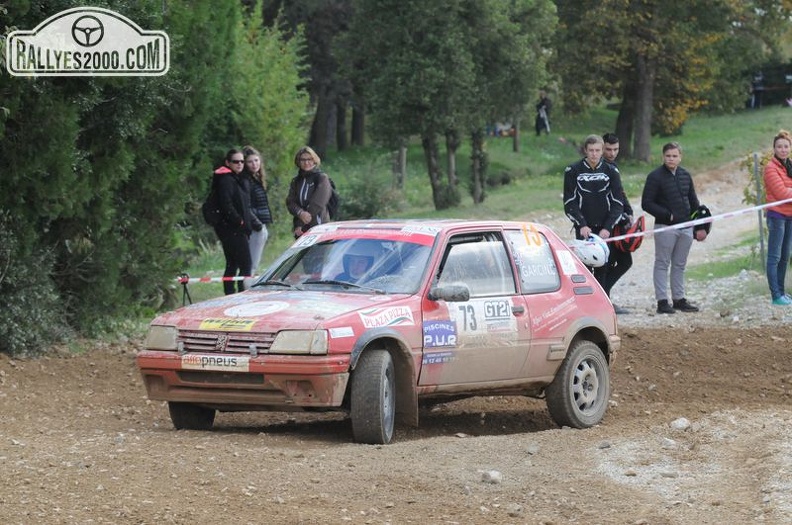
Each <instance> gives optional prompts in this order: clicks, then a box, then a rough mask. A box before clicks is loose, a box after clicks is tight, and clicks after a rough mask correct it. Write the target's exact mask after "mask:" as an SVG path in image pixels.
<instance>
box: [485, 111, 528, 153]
mask: <svg viewBox="0 0 792 525" xmlns="http://www.w3.org/2000/svg"><path fill="white" fill-rule="evenodd" d="M512 129H513V130H514V133H513V134H512V151H513V152H515V153H519V152H520V119H519V118H515V119H514V124H513V125H512ZM474 135H475V132H474Z"/></svg>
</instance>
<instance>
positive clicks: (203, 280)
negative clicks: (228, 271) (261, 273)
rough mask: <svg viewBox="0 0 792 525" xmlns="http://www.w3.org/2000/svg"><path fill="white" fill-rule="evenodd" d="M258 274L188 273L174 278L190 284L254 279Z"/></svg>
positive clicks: (179, 281) (181, 282)
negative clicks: (226, 275)
mask: <svg viewBox="0 0 792 525" xmlns="http://www.w3.org/2000/svg"><path fill="white" fill-rule="evenodd" d="M256 277H258V275H247V276H241V275H238V276H236V277H190V276H189V275H187V274H185V275H180V276H179V277H177V278H176V281H177V282H178V283H179V284H191V283H223V282H229V281H244V280H245V279H255V278H256Z"/></svg>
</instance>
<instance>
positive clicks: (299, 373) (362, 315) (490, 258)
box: [137, 220, 620, 444]
mask: <svg viewBox="0 0 792 525" xmlns="http://www.w3.org/2000/svg"><path fill="white" fill-rule="evenodd" d="M619 346H620V338H619V336H618V333H617V324H616V316H615V314H614V311H613V306H612V305H611V303H610V301H609V300H608V297H607V296H606V295H605V293H604V292H603V290H602V288H601V287H600V286H599V284H598V283H597V282H596V280H595V279H594V277H593V276H592V274H591V272H590V271H589V270H588V269H587V268H586V267H585V266H584V265H583V264H582V263H581V261H580V259H579V258H578V257H576V256H575V255H574V254H573V252H572V251H571V250H570V248H569V247H568V246H567V245H566V244H565V243H564V242H563V241H562V240H561V239H560V238H559V237H558V236H557V235H556V234H554V233H553V232H552V231H551V230H550V229H548V228H547V227H545V226H543V225H540V224H533V223H518V222H496V221H439V222H438V221H432V222H426V221H411V220H408V221H365V222H364V221H349V222H338V223H330V224H325V225H321V226H317V227H314V228H313V229H311V230H310V231H309V232H307V233H306V234H304V235H303V236H302V237H300V238H299V239H298V240H297V241H295V243H294V244H293V245H292V246H291V247H290V248H289V249H287V250H286V251H285V252H284V253H283V254H282V255H281V256H280V257H279V258H278V260H277V261H275V262H274V263H273V264H272V266H271V267H270V268H268V269H267V271H266V272H265V273H264V274H263V275H262V276H261V278H260V279H258V280H257V281H256V282H255V283H254V284H253V285H252V287H251V288H250V289H249V290H248V291H246V292H243V293H239V294H234V295H228V296H225V297H222V298H218V299H212V300H209V301H205V302H202V303H198V304H194V305H191V306H187V307H184V308H181V309H178V310H175V311H173V312H170V313H166V314H164V315H161V316H159V317H157V318H156V319H154V321H152V323H151V326H150V329H149V333H148V336H147V338H146V342H145V348H144V349H143V350H142V351H140V352H139V354H138V355H137V364H138V366H139V368H140V371H141V373H142V375H143V379H144V381H145V385H146V389H147V392H148V396H149V398H150V399H152V400H162V401H167V402H168V407H169V412H170V416H171V420H172V421H173V424H174V426H175V427H176V428H177V429H210V428H211V427H212V425H213V424H214V419H215V414H216V412H217V411H253V410H271V411H289V410H340V411H346V412H347V413H348V414H349V416H350V419H351V424H352V433H353V436H354V439H355V440H356V441H358V442H363V443H380V444H382V443H389V442H390V441H391V439H392V438H393V433H394V426H395V423H396V422H399V423H401V424H409V425H414V426H417V425H418V404H419V400H427V401H429V402H431V401H434V400H437V401H442V400H444V399H445V400H447V399H458V398H461V397H466V396H476V395H485V394H486V395H493V394H495V395H509V394H511V395H525V396H532V397H544V398H545V399H546V402H547V407H548V410H549V412H550V415H551V416H552V418H553V419H554V420H555V421H556V422H557V423H558V424H559V425H567V426H570V427H577V428H584V427H589V426H592V425H595V424H597V423H599V422H600V421H601V420H602V418H603V416H604V414H605V411H606V409H607V406H608V398H609V395H610V364H611V363H612V362H613V359H614V355H615V353H616V351H617V350H618V349H619Z"/></svg>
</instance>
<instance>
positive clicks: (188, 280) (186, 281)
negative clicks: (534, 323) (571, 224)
mask: <svg viewBox="0 0 792 525" xmlns="http://www.w3.org/2000/svg"><path fill="white" fill-rule="evenodd" d="M787 202H792V198H790V199H784V200H780V201H775V202H768V203H767V204H761V205H758V206H751V207H750V208H743V209H741V210H736V211H730V212H727V213H721V214H718V215H712V216H711V217H704V218H701V219H695V220H692V221H687V222H681V223H679V224H672V225H670V226H663V227H662V228H655V229H653V230H646V231H642V232H636V233H632V234H629V235H617V236H615V237H608V238H607V239H603V240H604V241H605V242H614V241H619V240H621V239H628V238H630V237H647V236H650V235H653V234H655V233H657V232H663V231H667V230H680V229H682V228H690V227H691V226H696V225H699V224H707V223H708V222H715V221H719V220H721V219H728V218H731V217H736V216H738V215H743V214H745V213H750V212H753V211H758V210H763V209H765V208H770V207H772V206H778V205H779V204H786V203H787ZM257 277H258V275H247V276H236V277H190V276H189V275H187V274H184V275H180V276H179V277H177V278H176V281H177V282H178V283H179V284H192V283H222V282H229V281H244V280H245V279H254V278H257Z"/></svg>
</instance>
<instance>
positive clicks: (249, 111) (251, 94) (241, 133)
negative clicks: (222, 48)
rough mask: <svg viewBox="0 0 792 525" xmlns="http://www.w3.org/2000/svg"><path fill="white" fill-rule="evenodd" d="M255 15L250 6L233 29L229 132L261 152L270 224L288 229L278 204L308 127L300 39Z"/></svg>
mask: <svg viewBox="0 0 792 525" xmlns="http://www.w3.org/2000/svg"><path fill="white" fill-rule="evenodd" d="M260 13H261V10H260V9H259V8H258V7H254V8H253V9H252V10H251V15H250V16H249V17H248V18H246V19H245V20H244V22H242V21H240V22H239V24H238V25H237V30H236V35H237V36H236V38H237V42H236V45H235V47H234V54H233V57H232V67H231V74H232V75H233V77H234V79H235V82H234V83H233V84H232V90H231V94H232V95H233V96H232V102H231V104H230V111H231V117H232V129H233V136H234V137H238V138H237V140H241V141H242V142H244V144H250V145H252V146H253V147H255V148H256V149H258V150H259V151H260V152H261V154H262V157H263V158H262V160H263V162H264V164H265V171H266V173H267V184H268V193H269V200H270V204H271V207H272V212H273V220H274V221H275V224H278V225H286V224H288V225H290V224H291V218H290V217H288V216H287V214H286V213H285V211H286V210H285V208H284V207H282V206H279V205H278V204H280V203H282V202H284V201H285V199H286V193H287V191H288V187H289V181H290V180H291V178H292V176H293V174H295V173H296V167H295V166H294V154H295V153H296V151H297V150H298V149H299V148H300V147H301V146H303V145H304V143H305V137H306V130H307V129H308V126H309V125H310V113H309V100H308V94H307V93H306V92H305V91H304V90H302V89H300V86H301V84H302V83H303V80H302V78H301V76H300V75H301V73H303V72H304V70H305V67H306V66H305V65H303V64H302V62H301V59H300V56H301V53H302V51H303V49H304V47H305V39H304V38H303V37H302V34H301V33H298V34H296V35H291V38H289V39H287V38H286V36H287V35H286V34H284V33H282V32H281V31H280V29H278V27H279V25H278V24H276V25H275V26H274V27H268V28H265V27H263V21H262V19H261V14H260ZM288 229H289V230H290V229H291V228H288Z"/></svg>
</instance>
